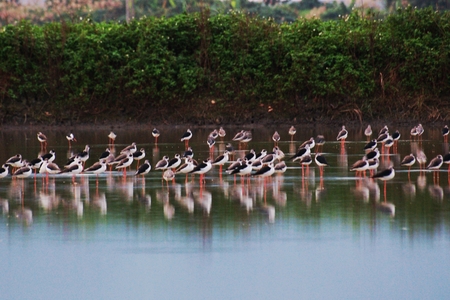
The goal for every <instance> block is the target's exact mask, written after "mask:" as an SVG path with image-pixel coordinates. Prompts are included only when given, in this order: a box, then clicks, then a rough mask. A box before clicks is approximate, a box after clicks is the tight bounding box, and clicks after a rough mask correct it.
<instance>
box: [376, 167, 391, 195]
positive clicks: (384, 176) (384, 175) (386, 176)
mask: <svg viewBox="0 0 450 300" xmlns="http://www.w3.org/2000/svg"><path fill="white" fill-rule="evenodd" d="M394 177H395V170H394V167H392V166H390V167H389V168H387V169H385V170H383V171H380V172H378V173H376V174H374V175H372V176H371V178H372V179H379V180H381V181H384V199H385V200H386V182H387V181H388V180H391V179H393V178H394Z"/></svg>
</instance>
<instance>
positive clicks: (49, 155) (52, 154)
mask: <svg viewBox="0 0 450 300" xmlns="http://www.w3.org/2000/svg"><path fill="white" fill-rule="evenodd" d="M55 158H56V152H55V150H53V149H52V150H50V151H49V152H48V153H45V154H44V155H42V161H44V160H46V159H47V160H48V162H53V161H54V160H55Z"/></svg>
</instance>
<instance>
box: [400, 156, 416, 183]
mask: <svg viewBox="0 0 450 300" xmlns="http://www.w3.org/2000/svg"><path fill="white" fill-rule="evenodd" d="M415 163H416V157H415V156H414V154H412V153H411V154H409V155H406V156H405V157H404V158H403V160H402V161H401V163H400V166H402V167H408V179H411V177H410V171H411V167H412V166H413V165H414V164H415Z"/></svg>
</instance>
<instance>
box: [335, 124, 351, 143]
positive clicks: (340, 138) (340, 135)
mask: <svg viewBox="0 0 450 300" xmlns="http://www.w3.org/2000/svg"><path fill="white" fill-rule="evenodd" d="M347 136H348V131H347V129H345V126H344V125H342V129H341V131H339V133H338V135H337V137H336V140H338V141H341V142H345V139H347Z"/></svg>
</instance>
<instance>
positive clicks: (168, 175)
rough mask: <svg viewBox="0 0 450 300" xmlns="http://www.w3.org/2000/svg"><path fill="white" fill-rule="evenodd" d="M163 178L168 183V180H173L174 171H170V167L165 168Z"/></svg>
mask: <svg viewBox="0 0 450 300" xmlns="http://www.w3.org/2000/svg"><path fill="white" fill-rule="evenodd" d="M163 179H164V180H165V181H166V182H167V184H169V181H170V180H175V173H174V172H173V171H172V169H167V170H165V171H164V173H163Z"/></svg>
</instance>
